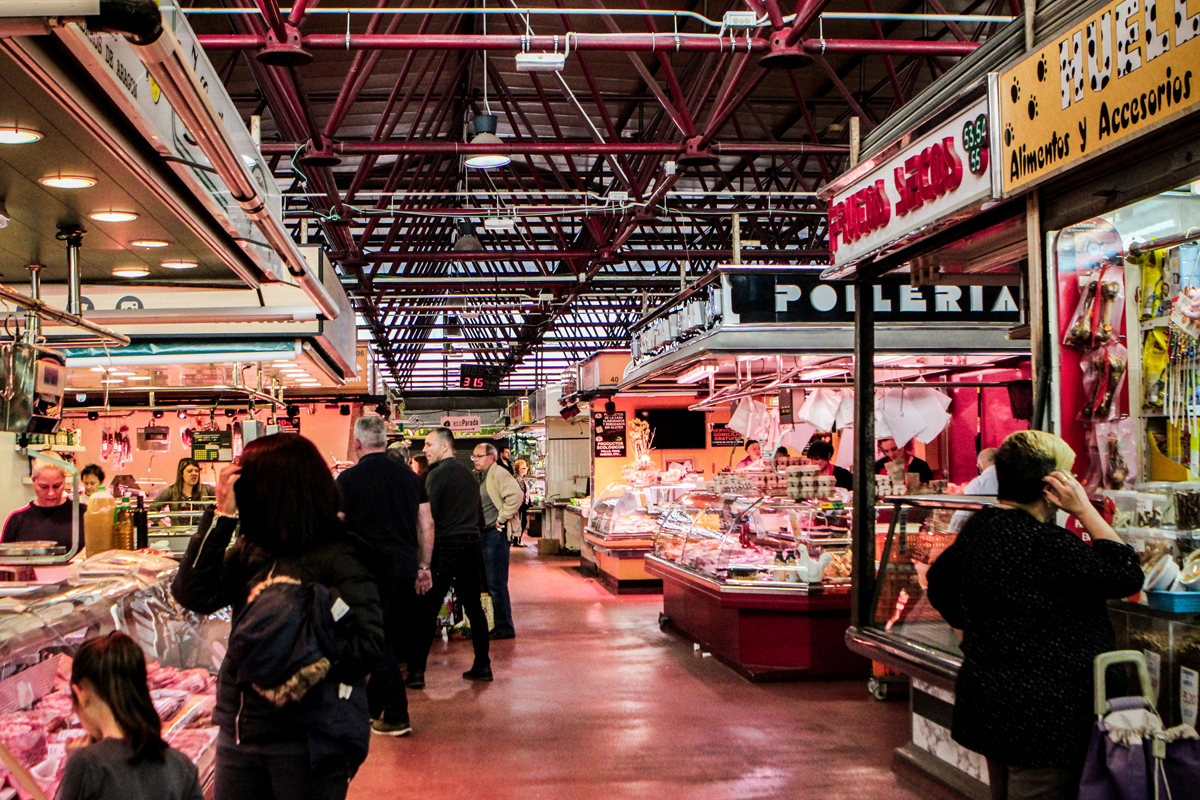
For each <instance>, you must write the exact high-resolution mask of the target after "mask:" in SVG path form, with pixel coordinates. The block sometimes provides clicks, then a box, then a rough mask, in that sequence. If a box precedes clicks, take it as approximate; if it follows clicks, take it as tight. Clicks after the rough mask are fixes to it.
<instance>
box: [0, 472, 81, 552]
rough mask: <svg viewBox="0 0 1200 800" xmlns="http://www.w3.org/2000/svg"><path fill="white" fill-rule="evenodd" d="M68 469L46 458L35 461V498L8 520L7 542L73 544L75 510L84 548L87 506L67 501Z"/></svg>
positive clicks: (5, 538)
mask: <svg viewBox="0 0 1200 800" xmlns="http://www.w3.org/2000/svg"><path fill="white" fill-rule="evenodd" d="M66 486H67V471H66V470H65V469H63V468H62V467H60V466H59V465H58V464H52V463H50V462H49V461H43V460H42V459H40V458H39V459H34V462H33V493H34V500H33V502H32V503H30V504H29V505H27V506H25V507H24V508H22V509H20V510H19V511H14V512H13V513H12V514H11V515H9V518H8V521H7V522H5V523H4V533H3V535H0V541H3V542H54V543H55V544H56V545H58V546H60V547H66V548H68V549H69V548H70V547H71V509H72V508H74V509H75V510H76V513H78V514H79V515H80V518H79V546H80V547H83V516H82V515H83V512H84V510H85V507H84V506H82V505H80V504H79V503H73V502H71V501H69V500H67V498H66V496H65V495H64V494H63V492H64V491H65V490H66Z"/></svg>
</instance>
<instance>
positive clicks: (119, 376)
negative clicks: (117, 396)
mask: <svg viewBox="0 0 1200 800" xmlns="http://www.w3.org/2000/svg"><path fill="white" fill-rule="evenodd" d="M108 374H109V375H116V376H117V377H118V378H127V377H129V376H130V375H137V373H136V372H118V371H117V370H113V371H112V372H110V373H108Z"/></svg>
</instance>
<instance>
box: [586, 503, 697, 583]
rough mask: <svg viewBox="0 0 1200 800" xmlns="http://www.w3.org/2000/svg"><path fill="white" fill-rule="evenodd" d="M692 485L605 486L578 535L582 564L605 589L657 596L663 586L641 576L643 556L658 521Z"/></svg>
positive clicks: (653, 578)
mask: <svg viewBox="0 0 1200 800" xmlns="http://www.w3.org/2000/svg"><path fill="white" fill-rule="evenodd" d="M696 487H697V484H695V483H653V484H637V483H632V482H617V483H612V484H609V485H608V486H607V487H605V489H604V490H603V491H601V492H600V493H599V494H598V495H597V496H596V499H595V501H594V502H593V503H592V504H591V512H590V515H589V517H588V520H587V527H586V528H585V530H584V533H583V547H582V548H581V552H580V555H581V563H582V564H583V565H584V568H585V569H590V570H592V571H594V572H595V573H596V576H597V578H598V579H599V581H600V582H601V583H602V584H604V585H605V586H607V587H608V588H609V589H610V590H612V591H614V592H617V593H618V594H621V593H656V592H658V591H660V590H661V589H662V581H661V580H659V579H658V577H657V576H655V575H653V574H650V573H649V572H647V571H646V567H645V562H644V561H643V558H644V556H645V555H646V554H647V553H649V552H651V551H652V550H653V549H654V536H655V533H656V531H657V530H658V526H659V518H660V517H661V516H662V514H663V512H664V511H665V510H666V509H667V508H668V507H669V506H670V505H671V504H672V503H674V502H675V501H676V500H678V499H679V498H681V497H683V496H684V495H685V494H687V493H688V492H690V491H693V490H694V489H696Z"/></svg>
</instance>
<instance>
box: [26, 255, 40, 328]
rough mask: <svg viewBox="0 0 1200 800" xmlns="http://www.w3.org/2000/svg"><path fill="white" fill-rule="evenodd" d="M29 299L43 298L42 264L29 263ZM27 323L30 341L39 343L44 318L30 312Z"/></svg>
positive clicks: (38, 300)
mask: <svg viewBox="0 0 1200 800" xmlns="http://www.w3.org/2000/svg"><path fill="white" fill-rule="evenodd" d="M29 299H31V300H33V301H34V302H40V301H41V299H42V265H41V264H30V265H29ZM25 324H26V326H27V327H28V328H29V343H30V344H37V340H38V338H39V337H40V336H41V335H42V318H41V317H39V316H38V315H37V314H29V315H28V321H27V322H26V323H25Z"/></svg>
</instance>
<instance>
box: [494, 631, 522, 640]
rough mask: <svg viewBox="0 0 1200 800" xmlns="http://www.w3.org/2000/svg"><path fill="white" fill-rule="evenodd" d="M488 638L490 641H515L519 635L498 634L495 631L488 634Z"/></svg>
mask: <svg viewBox="0 0 1200 800" xmlns="http://www.w3.org/2000/svg"><path fill="white" fill-rule="evenodd" d="M488 638H489V639H515V638H517V635H516V634H515V633H496V632H495V631H492V632H491V633H489V634H488Z"/></svg>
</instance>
